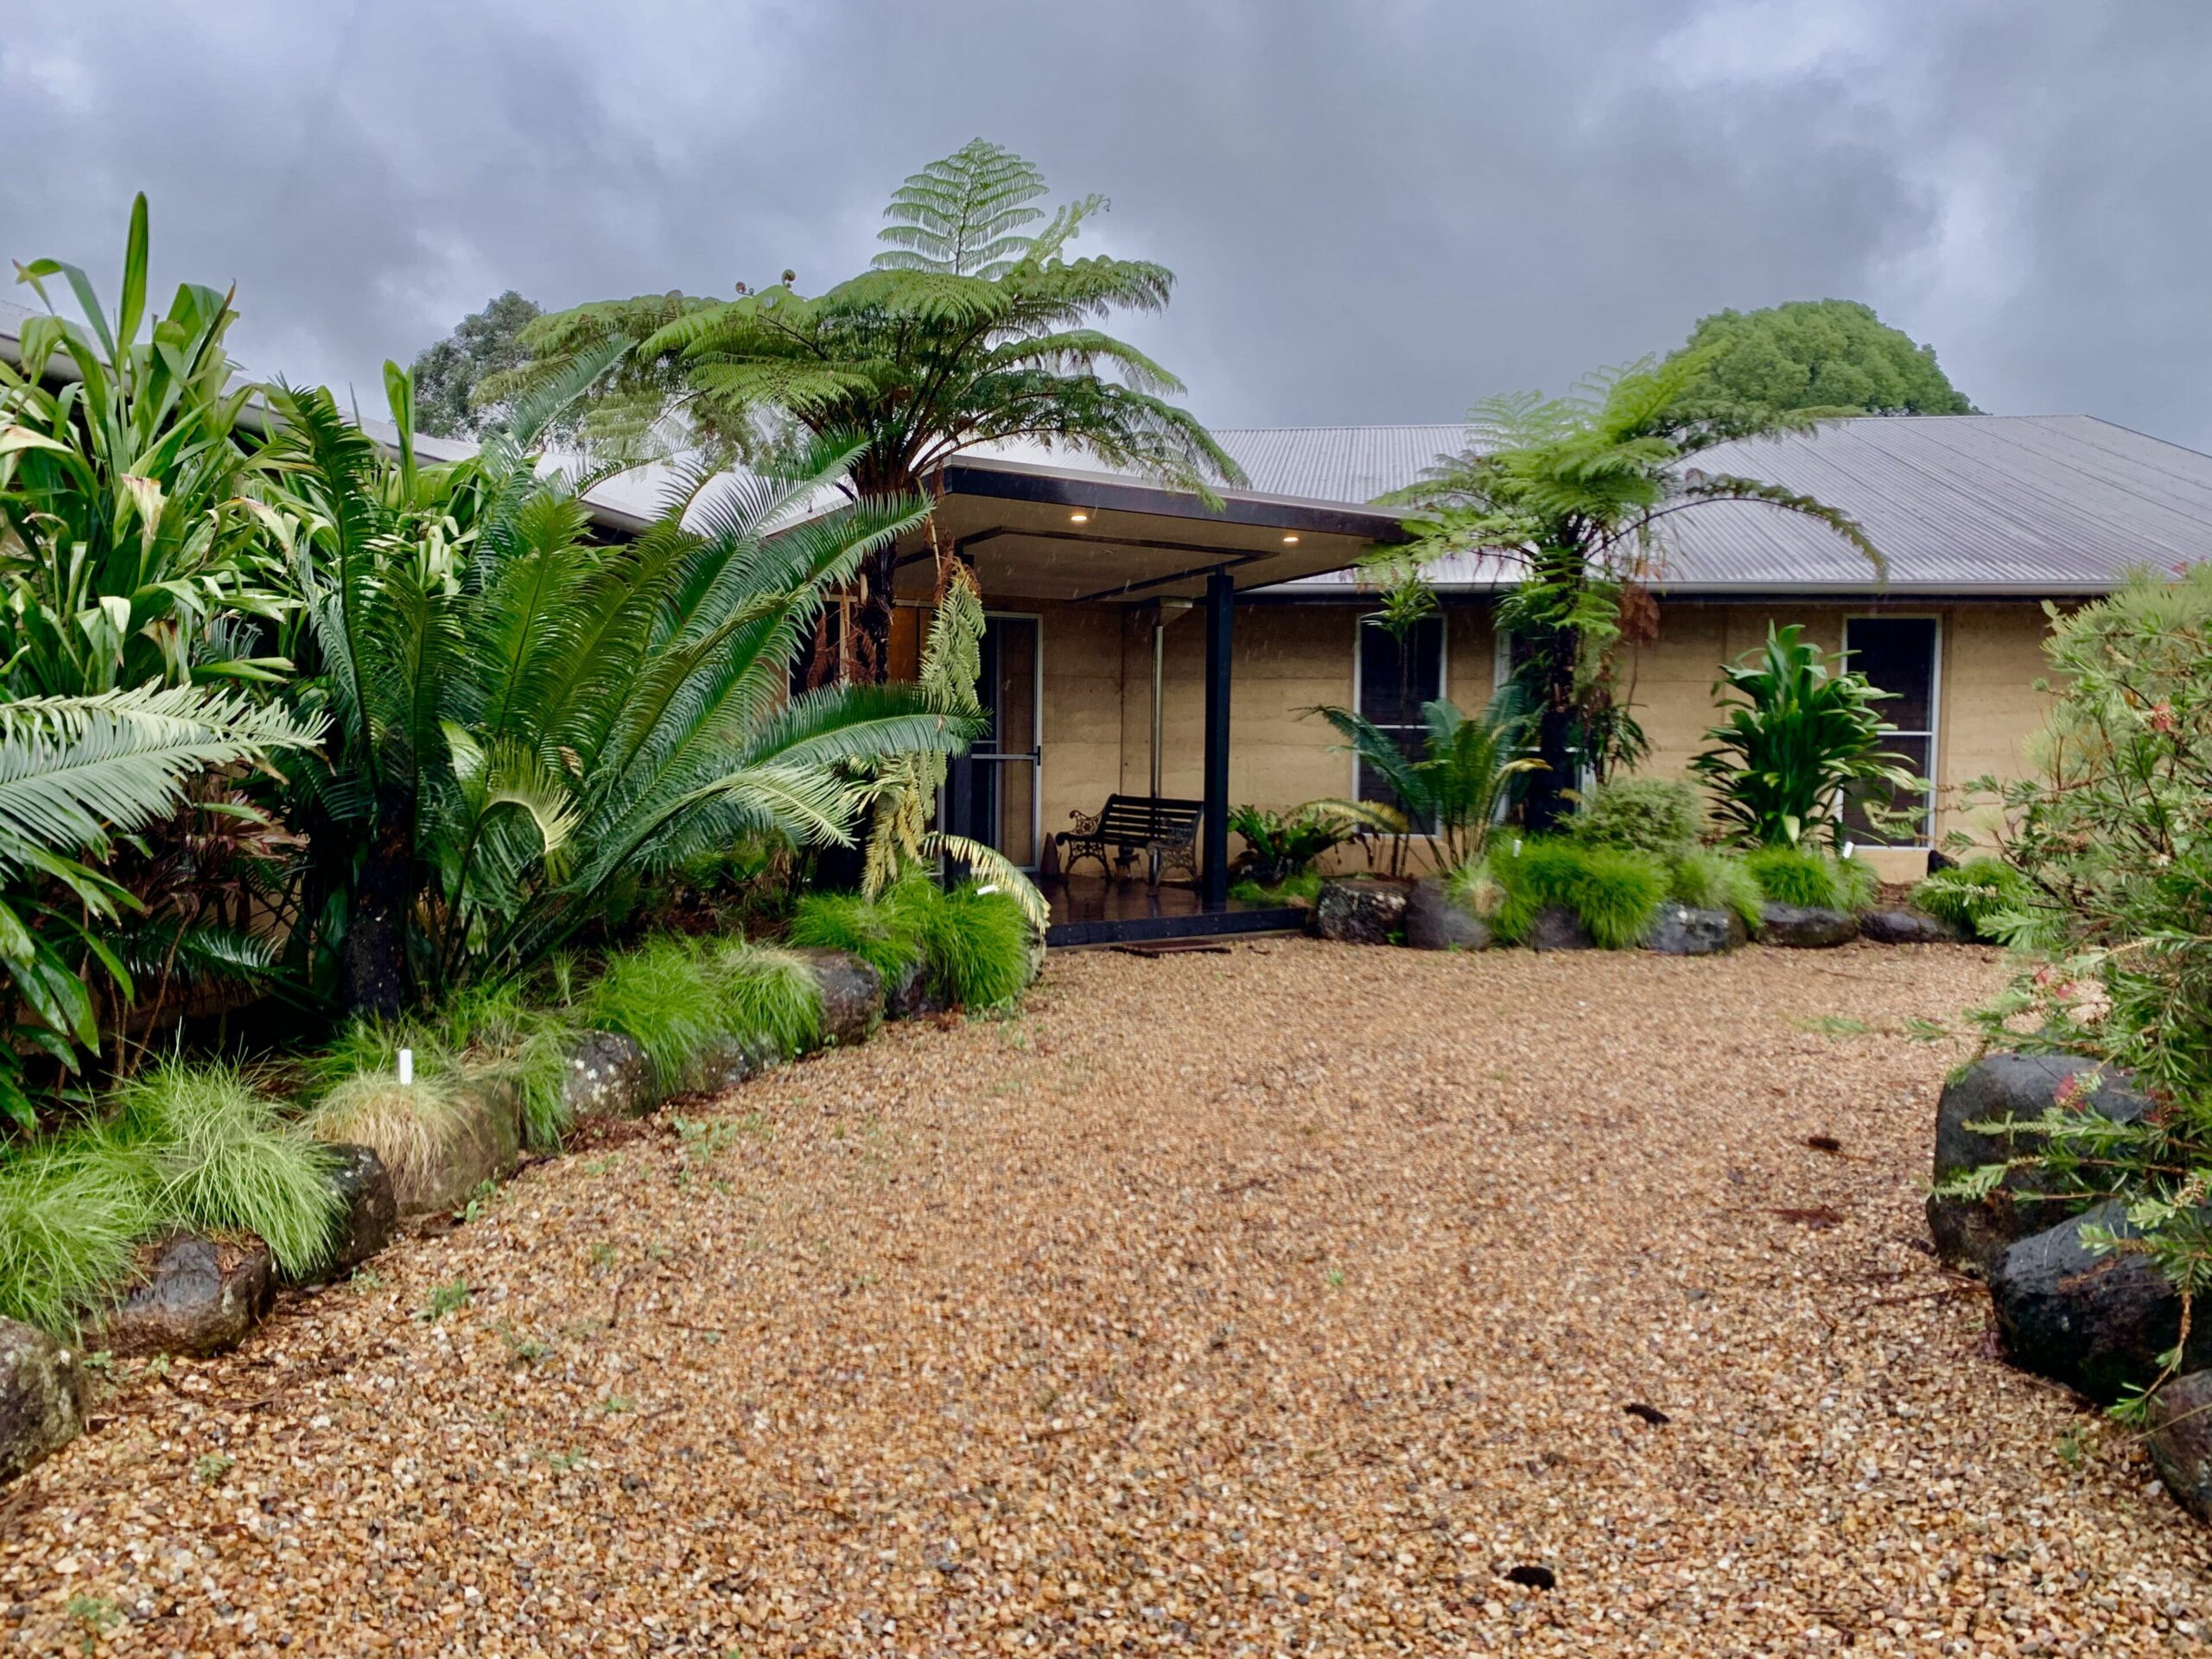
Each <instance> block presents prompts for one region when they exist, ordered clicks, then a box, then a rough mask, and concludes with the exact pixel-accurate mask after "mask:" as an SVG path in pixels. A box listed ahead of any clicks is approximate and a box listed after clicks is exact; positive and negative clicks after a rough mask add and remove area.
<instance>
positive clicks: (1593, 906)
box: [1488, 839, 1669, 950]
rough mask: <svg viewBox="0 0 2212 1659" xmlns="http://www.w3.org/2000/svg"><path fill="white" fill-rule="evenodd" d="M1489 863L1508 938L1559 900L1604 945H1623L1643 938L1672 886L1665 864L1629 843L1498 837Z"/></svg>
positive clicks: (1500, 924) (1502, 931)
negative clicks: (1587, 843)
mask: <svg viewBox="0 0 2212 1659" xmlns="http://www.w3.org/2000/svg"><path fill="white" fill-rule="evenodd" d="M1488 863H1489V867H1490V869H1489V873H1490V878H1491V880H1493V881H1495V882H1496V883H1497V886H1498V888H1499V890H1500V893H1502V895H1503V897H1502V898H1501V899H1500V901H1499V904H1498V906H1497V918H1496V920H1495V922H1494V923H1493V925H1494V926H1495V928H1496V929H1497V933H1498V936H1499V937H1500V938H1504V939H1507V940H1519V939H1522V938H1527V937H1528V934H1529V929H1530V928H1531V927H1532V926H1533V925H1535V919H1536V916H1537V913H1538V912H1540V911H1542V910H1545V909H1547V908H1548V907H1551V906H1558V907H1559V908H1560V909H1562V910H1565V911H1567V912H1568V913H1569V914H1571V915H1573V917H1574V918H1576V919H1577V920H1578V921H1580V923H1581V924H1582V925H1583V927H1584V929H1585V930H1586V931H1587V932H1588V933H1589V935H1590V938H1591V939H1592V942H1593V943H1595V944H1598V945H1599V947H1601V948H1602V949H1605V950H1628V949H1630V947H1632V946H1634V945H1637V944H1641V943H1642V942H1643V937H1644V935H1645V934H1646V933H1648V932H1649V931H1650V928H1651V924H1652V922H1653V921H1654V920H1655V919H1656V918H1657V916H1658V913H1659V906H1661V905H1662V904H1663V903H1664V902H1665V901H1666V899H1667V894H1668V888H1669V881H1668V872H1667V867H1666V865H1664V864H1663V863H1662V862H1661V861H1659V860H1658V859H1656V858H1654V857H1652V856H1651V855H1649V854H1646V853H1639V852H1635V851H1631V850H1630V849H1627V848H1620V847H1583V846H1579V845H1577V844H1576V843H1575V842H1570V841H1558V840H1550V839H1532V840H1528V841H1523V842H1520V843H1519V845H1518V847H1517V848H1516V847H1515V846H1512V845H1510V844H1507V845H1504V846H1500V845H1498V844H1497V843H1495V842H1493V844H1492V846H1491V852H1490V856H1489V860H1488Z"/></svg>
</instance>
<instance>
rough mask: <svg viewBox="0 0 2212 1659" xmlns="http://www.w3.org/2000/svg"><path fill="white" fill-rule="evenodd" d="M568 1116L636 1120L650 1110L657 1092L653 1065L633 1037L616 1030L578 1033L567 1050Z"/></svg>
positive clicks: (656, 1098)
mask: <svg viewBox="0 0 2212 1659" xmlns="http://www.w3.org/2000/svg"><path fill="white" fill-rule="evenodd" d="M566 1093H567V1097H568V1105H569V1116H570V1117H572V1118H575V1119H578V1120H582V1119H583V1118H587V1117H637V1116H641V1115H642V1114H644V1113H646V1112H649V1111H651V1110H652V1109H653V1105H654V1103H655V1102H657V1101H658V1099H659V1098H660V1091H659V1090H658V1089H656V1088H655V1087H654V1086H653V1066H652V1061H651V1060H649V1059H647V1058H645V1050H644V1049H642V1048H640V1047H639V1046H638V1044H637V1041H636V1039H634V1038H630V1037H626V1036H624V1035H623V1034H622V1033H620V1032H619V1031H587V1032H582V1033H578V1034H577V1037H576V1040H575V1046H572V1047H571V1048H570V1049H569V1080H568V1084H567V1085H566Z"/></svg>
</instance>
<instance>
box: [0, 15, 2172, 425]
mask: <svg viewBox="0 0 2212 1659" xmlns="http://www.w3.org/2000/svg"><path fill="white" fill-rule="evenodd" d="M2208 10H2212V9H2207V8H2203V7H2202V6H2200V5H2198V4H2196V3H2194V0H2174V3H2170V4H2158V3H2152V0H2141V3H2134V4H2129V5H2126V6H2117V7H2108V8H2085V7H2080V6H2075V5H2061V4H2042V3H2036V4H2024V3H2018V0H2015V3H2005V4H1983V3H1965V0H1961V3H1945V4H1941V5H1928V4H1924V3H1922V4H1906V3H1891V0H1791V3H1765V0H1755V3H1707V4H1699V3H1690V0H1681V3H1651V0H1549V3H1541V0H1532V3H1527V4H1480V5H1478V4H1472V3H1461V4H1452V5H1446V4H1435V3H1411V0H1405V3H1392V0H1366V3H1358V4H1354V3H1333V4H1329V3H1319V0H1313V3H1306V0H1243V3H1235V0H1211V3H1183V4H1169V3H1135V0H1122V3H1117V4H1115V5H1110V6H1106V5H1096V4H1089V3H1084V4H1074V3H1066V4H1047V3H1042V0H1033V3H1030V4H1027V5H1018V4H1014V3H1007V0H998V3H993V4H988V5H984V4H969V3H953V0H941V3H929V4H923V3H893V0H880V3H859V0H853V3H842V4H839V3H829V0H817V3H812V4H803V3H791V4H783V5H771V4H764V5H755V6H738V5H732V4H727V3H724V4H706V3H699V4H675V3H670V4H632V5H628V6H620V7H616V6H607V7H597V6H585V5H581V4H574V3H562V0H537V3H531V4H523V3H493V0H480V3H473V4H470V3H443V4H424V3H411V0H385V3H373V4H360V5H355V6H342V5H340V6H327V5H321V4H299V3H294V4H289V5H265V6H264V5H253V4H245V3H235V4H231V5H222V4H218V3H210V4H208V5H206V6H203V7H200V8H197V9H195V10H194V11H193V12H192V13H191V14H189V15H186V14H183V13H182V12H181V10H180V11H179V13H178V14H177V15H174V16H167V15H162V13H160V12H157V11H156V10H155V9H152V8H148V7H146V6H144V5H143V4H130V5H120V4H99V3H86V0H79V3H77V4H75V5H73V6H71V7H68V8H54V7H50V6H47V5H44V4H40V5H36V6H32V5H28V4H25V3H23V0H0V16H4V17H5V21H6V22H7V27H6V28H5V29H4V30H0V109H4V110H5V111H6V118H7V120H8V123H9V126H10V131H11V141H10V156H9V164H8V166H7V167H6V168H3V169H0V251H5V252H7V253H9V254H10V255H13V256H16V257H29V256H31V255H35V254H39V253H48V252H51V253H58V254H61V255H64V256H66V257H75V258H78V259H80V260H82V261H85V262H86V263H88V264H91V265H92V268H93V270H95V272H96V273H98V274H99V275H100V277H101V278H102V280H103V281H104V282H108V281H111V280H112V277H111V276H110V275H109V272H110V270H111V266H112V264H113V262H114V260H115V257H116V255H117V251H118V244H119V240H120V234H121V228H122V222H123V213H124V206H125V204H126V202H127V200H128V196H129V193H130V191H131V190H132V189H133V188H145V189H147V190H148V191H149V194H151V196H152V198H153V203H154V211H155V230H156V258H157V264H159V266H160V270H159V271H158V272H157V275H158V276H160V277H162V278H163V279H164V280H170V281H173V280H175V278H177V277H180V276H182V275H186V274H189V275H191V276H193V277H195V278H199V279H201V280H218V279H220V280H231V279H235V280H236V281H237V282H238V283H239V287H240V301H241V304H242V306H243V308H244V309H245V313H246V321H245V325H244V326H243V327H242V330H241V334H240V339H239V344H240V346H241V349H242V350H243V351H244V352H245V353H246V354H247V355H248V356H249V358H250V359H251V361H252V362H253V363H254V365H256V366H257V368H260V369H263V370H264V371H267V372H283V373H284V374H287V375H289V376H290V377H293V378H322V379H329V380H332V381H334V382H338V383H341V384H345V383H350V384H351V385H354V386H355V387H357V388H359V391H360V395H361V398H362V401H363V403H364V404H365V405H367V404H370V403H371V402H372V399H373V398H374V397H375V388H376V386H377V365H378V363H379V362H380V361H381V359H383V358H384V357H385V356H387V355H396V356H398V357H400V358H402V359H404V358H406V357H408V356H409V355H410V354H411V353H413V352H414V351H415V350H416V349H417V348H419V347H420V346H423V345H424V344H426V343H427V342H428V341H429V340H432V339H434V338H435V337H437V336H438V335H440V334H442V333H444V332H445V330H446V329H447V328H448V327H450V326H451V325H452V323H453V322H454V321H455V320H457V319H458V318H459V316H460V315H461V314H462V313H464V312H466V311H467V310H470V309H473V308H475V307H477V306H478V305H480V304H481V303H482V302H483V301H484V300H485V299H486V298H487V297H488V296H490V295H492V294H493V293H494V292H496V291H497V290H498V289H501V288H504V287H508V286H512V287H516V288H518V289H521V290H522V291H524V293H526V294H529V295H531V296H533V297H536V298H537V299H539V300H540V301H541V302H545V303H547V304H550V305H559V304H565V303H570V302H575V301H578V300H582V299H586V298H590V297H595V296H604V295H610V294H629V293H637V292H644V291H648V290H657V289H667V288H671V287H682V288H686V289H691V290H693V291H695V292H726V291H728V285H729V283H731V282H733V281H734V280H736V279H738V278H741V277H742V278H745V279H747V280H749V281H754V282H759V281H761V280H769V279H772V278H773V277H774V276H775V275H776V274H777V273H778V272H779V271H780V270H782V269H783V268H784V267H785V266H786V265H790V266H793V267H795V268H797V269H798V271H799V272H800V279H801V285H802V286H803V287H817V288H818V287H819V286H821V285H823V283H827V282H829V281H832V280H834V279H835V278H836V277H839V276H842V275H843V274H845V273H847V272H849V271H850V270H854V269H856V268H857V267H858V266H859V265H860V264H861V263H863V262H864V261H865V259H866V258H867V257H868V254H869V253H870V252H871V251H873V239H872V238H873V236H874V229H875V225H876V222H877V221H876V213H877V211H878V209H879V207H880V203H881V201H882V200H883V198H884V196H885V195H886V194H887V192H888V191H889V189H890V188H892V187H893V185H895V183H896V182H897V181H898V179H899V176H900V175H903V174H904V173H906V171H908V170H909V169H910V168H912V167H913V166H914V165H916V164H918V162H921V161H923V160H925V159H927V158H928V157H930V156H935V155H939V154H942V153H944V151H946V150H948V149H951V148H953V147H954V146H956V145H957V144H958V143H961V142H962V141H963V140H964V139H966V138H968V137H972V136H974V135H975V134H977V133H982V134H985V135H987V136H989V137H995V138H996V139H998V140H1000V141H1001V142H1002V143H1008V144H1011V145H1014V147H1015V148H1017V149H1022V150H1024V151H1025V152H1027V153H1028V154H1030V155H1032V156H1034V157H1035V158H1036V159H1038V160H1039V162H1042V163H1043V164H1044V165H1045V167H1046V170H1047V172H1048V173H1049V175H1051V177H1052V180H1053V181H1054V184H1055V185H1056V187H1057V188H1058V189H1060V190H1061V191H1063V192H1065V193H1067V194H1074V193H1077V192H1080V191H1086V190H1093V189H1096V190H1101V191H1103V192H1105V193H1106V194H1109V195H1110V196H1111V197H1112V198H1113V200H1114V211H1113V213H1112V214H1111V215H1110V216H1109V218H1108V219H1105V220H1104V221H1103V223H1102V225H1101V226H1100V231H1099V233H1098V235H1097V236H1096V238H1094V239H1095V241H1096V244H1097V245H1101V246H1104V247H1109V248H1111V249H1113V250H1114V251H1122V252H1141V253H1143V254H1145V255H1147V256H1148V257H1155V258H1158V259H1160V260H1161V261H1163V262H1164V263H1166V264H1169V265H1171V266H1172V267H1173V269H1174V270H1176V271H1177V272H1178V274H1179V278H1180V284H1179V289H1178V295H1177V299H1176V302H1175V305H1174V306H1173V308H1172V310H1171V311H1170V312H1169V313H1168V314H1167V315H1165V316H1162V317H1158V318H1148V319H1141V320H1139V321H1135V322H1134V323H1132V324H1130V325H1129V332H1131V333H1133V334H1135V335H1136V336H1137V337H1138V338H1139V340H1141V343H1143V344H1145V345H1146V346H1148V347H1150V348H1152V349H1154V351H1155V352H1156V353H1157V354H1158V355H1159V356H1160V357H1161V358H1162V359H1164V360H1166V362H1167V363H1168V364H1169V365H1171V366H1172V367H1173V368H1175V369H1176V370H1178V371H1179V372H1181V373H1182V374H1183V375H1184V377H1185V378H1186V379H1187V380H1189V381H1190V383H1191V387H1192V404H1193V405H1194V406H1195V407H1196V408H1197V409H1198V410H1199V412H1200V413H1201V414H1203V415H1204V416H1206V417H1207V418H1209V419H1211V420H1212V421H1215V422H1217V423H1221V424H1243V423H1271V422H1283V423H1320V422H1332V421H1383V420H1435V419H1450V418H1452V417H1454V416H1457V414H1458V413H1459V411H1460V410H1462V409H1463V408H1464V407H1465V404H1467V403H1468V402H1469V401H1470V400H1471V398H1473V397H1476V396H1478V395H1481V394H1484V393H1487V392H1491V391H1503V390H1510V389H1513V388H1516V387H1519V386H1524V385H1541V386H1546V387H1553V388H1556V387H1559V386H1560V385H1564V384H1565V383H1566V382H1567V381H1569V380H1571V379H1572V378H1573V377H1574V376H1575V375H1577V374H1578V373H1580V372H1581V371H1582V370H1584V369H1586V368H1588V367H1590V366H1592V365H1597V364H1600V363H1605V362H1613V361H1618V360H1621V359H1625V358H1628V357H1631V356H1634V355H1636V354H1637V353H1641V352H1645V351H1650V350H1662V349H1664V348H1666V347H1668V346H1671V345H1673V344H1675V343H1676V342H1677V341H1679V340H1681V337H1682V336H1683V335H1684V334H1686V333H1687V332H1688V328H1689V326H1690V324H1691V322H1692V321H1694V319H1695V318H1696V317H1697V316H1698V315H1700V314H1702V313H1704V312H1707V311H1709V310H1713V309H1715V308H1719V307H1721V306H1726V305H1735V306H1754V305H1761V304H1767V303H1771V302H1775V301H1777V300H1783V299H1789V298H1807V297H1820V296H1826V295H1840V296H1852V297H1858V298H1864V299H1866V300H1868V301H1869V302H1872V303H1873V304H1874V305H1875V306H1876V307H1877V308H1878V309H1879V310H1880V311H1881V312H1882V313H1883V315H1885V317H1887V318H1889V319H1890V320H1891V321H1894V322H1897V324H1899V325H1900V326H1902V327H1905V328H1907V329H1908V330H1910V332H1912V333H1913V334H1915V335H1916V336H1917V337H1919V338H1923V339H1927V340H1933V341H1934V342H1935V343H1936V346H1938V348H1939V350H1940V352H1941V353H1942V358H1943V360H1944V362H1945V365H1946V366H1947V367H1948V369H1949V370H1950V372H1951V373H1952V375H1953V377H1954V378H1955V380H1957V382H1958V383H1959V384H1960V385H1961V386H1962V387H1963V388H1964V389H1965V390H1966V391H1967V392H1968V393H1969V395H1971V396H1973V397H1975V398H1976V399H1977V400H1978V401H1979V402H1980V404H1982V405H1983V406H1984V407H1986V408H1991V409H1996V410H2074V409H2081V410H2090V411H2092V412H2094V413H2098V414H2102V415H2106V416H2110V417H2112V418H2113V419H2116V420H2120V421H2124V422H2126V423H2128V424H2131V425H2135V426H2139V427H2142V428H2145V429H2148V430H2151V431H2154V432H2158V433H2159V434H2161V435H2167V436H2171V437H2175V438H2177V439H2180V440H2182V441H2183V442H2195V443H2199V444H2204V443H2208V442H2212V405H2208V400H2207V398H2206V397H2205V395H2204V390H2203V389H2204V388H2205V386H2206V385H2208V384H2212V327H2208V315H2207V307H2206V304H2205V300H2204V296H2205V293H2206V287H2205V283H2204V282H2203V278H2202V272H2203V271H2204V270H2205V269H2206V268H2207V257H2208V256H2209V255H2212V245H2208V244H2212V216H2208V215H2207V214H2206V213H2204V212H2203V210H2202V192H2201V189H2199V188H2198V187H2197V185H2196V180H2197V179H2199V178H2200V177H2201V175H2202V160H2203V158H2204V156H2205V154H2206V150H2207V143H2208V140H2212V114H2208V112H2207V109H2208V106H2207V104H2206V101H2205V100H2204V99H2202V97H2201V96H2200V95H2199V91H2198V88H2199V86H2200V85H2201V82H2202V77H2203V74H2204V73H2205V71H2206V70H2207V69H2208V68H2212V19H2208V15H2207V14H2208Z"/></svg>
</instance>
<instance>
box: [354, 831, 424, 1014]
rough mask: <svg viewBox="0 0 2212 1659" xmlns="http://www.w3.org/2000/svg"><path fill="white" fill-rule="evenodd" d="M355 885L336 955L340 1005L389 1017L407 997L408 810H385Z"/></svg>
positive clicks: (411, 858)
mask: <svg viewBox="0 0 2212 1659" xmlns="http://www.w3.org/2000/svg"><path fill="white" fill-rule="evenodd" d="M379 816H380V817H382V818H383V826H382V827H380V828H379V829H378V831H377V834H376V836H375V838H374V839H373V840H372V841H371V842H370V843H369V849H368V856H367V857H366V859H365V861H363V863H362V866H361V875H360V880H359V884H358V886H357V887H355V889H354V895H353V920H352V922H351V923H350V924H349V925H347V927H346V944H345V947H344V949H343V950H341V951H340V954H339V963H338V1001H339V1006H340V1007H343V1008H344V1009H345V1010H346V1012H347V1013H349V1014H372V1015H375V1016H378V1017H379V1018H384V1019H390V1018H391V1017H393V1016H395V1015H397V1014H398V1013H399V1011H400V1008H401V1007H402V1006H403V1005H404V1002H405V1001H406V996H407V915H408V912H409V911H410V909H411V908H412V906H413V904H414V898H415V892H414V887H415V882H414V876H415V856H414V853H415V849H414V847H413V844H412V842H411V840H410V836H408V833H407V829H406V827H405V826H406V825H407V824H409V823H411V822H412V821H413V818H414V814H413V812H412V811H411V810H404V809H403V810H398V811H391V810H386V811H385V812H383V813H381V814H380V815H379Z"/></svg>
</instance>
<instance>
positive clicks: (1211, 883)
mask: <svg viewBox="0 0 2212 1659" xmlns="http://www.w3.org/2000/svg"><path fill="white" fill-rule="evenodd" d="M1235 627H1236V582H1235V581H1234V580H1233V579H1232V578H1231V577H1230V574H1229V572H1228V571H1226V570H1215V571H1211V572H1210V573H1208V575H1207V576H1206V772H1205V803H1206V810H1205V817H1204V818H1203V819H1202V820H1201V822H1200V825H1199V834H1198V839H1199V842H1200V843H1201V845H1200V847H1199V849H1198V850H1199V855H1200V869H1201V872H1202V874H1201V876H1200V880H1201V881H1202V882H1203V884H1204V885H1203V887H1201V889H1200V893H1201V897H1202V899H1203V902H1204V903H1205V908H1207V909H1208V910H1219V909H1221V908H1223V907H1224V906H1226V905H1227V904H1228V903H1229V650H1230V640H1231V637H1232V635H1233V633H1234V632H1235Z"/></svg>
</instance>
